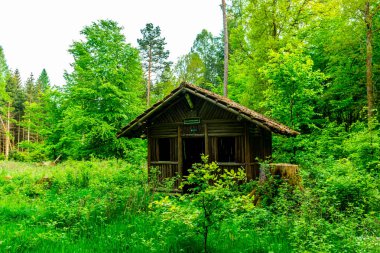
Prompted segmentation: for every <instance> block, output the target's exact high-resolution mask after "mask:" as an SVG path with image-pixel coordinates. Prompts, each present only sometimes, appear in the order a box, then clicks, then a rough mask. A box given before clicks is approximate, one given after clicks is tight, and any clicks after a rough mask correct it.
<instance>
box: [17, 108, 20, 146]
mask: <svg viewBox="0 0 380 253" xmlns="http://www.w3.org/2000/svg"><path fill="white" fill-rule="evenodd" d="M17 129H18V130H17V151H20V149H19V145H18V144H19V143H20V131H21V128H20V112H19V113H18V126H17Z"/></svg>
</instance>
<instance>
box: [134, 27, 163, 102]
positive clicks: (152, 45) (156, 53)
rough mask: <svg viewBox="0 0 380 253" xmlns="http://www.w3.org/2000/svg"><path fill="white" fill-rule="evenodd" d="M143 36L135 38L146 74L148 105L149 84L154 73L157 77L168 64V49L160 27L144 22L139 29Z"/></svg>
mask: <svg viewBox="0 0 380 253" xmlns="http://www.w3.org/2000/svg"><path fill="white" fill-rule="evenodd" d="M141 33H142V35H143V37H142V38H141V39H137V42H138V44H139V49H140V53H141V58H142V60H143V68H144V70H145V74H146V75H147V96H146V97H147V105H148V106H149V105H150V92H151V84H152V80H153V79H154V78H153V77H154V75H155V76H156V77H157V76H159V75H160V73H161V72H162V71H163V70H164V69H165V67H166V66H167V65H168V64H170V63H169V62H168V60H167V59H168V57H169V51H168V50H165V45H166V42H165V38H162V37H161V29H160V27H159V26H156V27H155V26H154V25H153V24H152V23H149V24H146V26H145V28H144V29H141Z"/></svg>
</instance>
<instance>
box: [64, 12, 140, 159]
mask: <svg viewBox="0 0 380 253" xmlns="http://www.w3.org/2000/svg"><path fill="white" fill-rule="evenodd" d="M81 34H82V35H83V36H84V39H83V40H82V41H76V42H74V43H73V45H72V46H71V47H70V50H69V52H70V53H71V54H72V55H73V57H74V62H73V63H72V64H71V66H72V67H73V72H72V73H70V74H66V75H65V79H66V81H67V87H66V91H65V95H64V100H65V101H64V108H65V109H64V111H63V115H64V118H63V122H62V124H63V128H64V133H63V136H62V137H61V139H60V142H61V145H62V147H63V150H62V151H63V152H66V154H68V155H71V156H72V157H75V158H88V157H89V156H90V155H93V156H98V157H115V156H117V157H120V156H123V155H125V151H126V149H127V147H126V145H127V144H126V141H127V140H121V139H117V138H116V133H117V132H118V131H119V130H120V128H121V127H122V126H123V125H124V124H126V123H127V122H129V121H130V120H132V119H133V118H134V117H135V116H136V115H137V114H138V113H140V112H141V109H142V108H141V102H142V101H141V97H140V96H141V95H142V92H143V72H142V68H141V62H140V59H139V55H138V50H136V49H135V48H132V47H131V45H130V44H127V43H126V41H125V37H124V35H123V34H122V28H121V27H120V26H119V25H118V24H117V23H116V22H114V21H111V20H100V21H97V22H94V23H92V25H90V26H86V27H84V29H83V30H82V31H81Z"/></svg>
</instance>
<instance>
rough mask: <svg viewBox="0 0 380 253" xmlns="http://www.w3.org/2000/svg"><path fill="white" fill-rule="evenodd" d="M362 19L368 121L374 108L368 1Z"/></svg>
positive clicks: (371, 38)
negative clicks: (364, 37) (364, 36)
mask: <svg viewBox="0 0 380 253" xmlns="http://www.w3.org/2000/svg"><path fill="white" fill-rule="evenodd" d="M364 15H365V17H364V19H365V23H366V33H367V34H366V46H367V48H366V49H367V50H366V56H367V58H366V79H367V83H366V86H367V103H368V104H367V106H368V121H369V122H370V121H371V119H372V118H373V109H374V103H375V102H374V94H373V80H372V75H373V73H372V57H373V47H372V44H373V14H372V13H370V4H369V1H367V2H366V3H365V9H364Z"/></svg>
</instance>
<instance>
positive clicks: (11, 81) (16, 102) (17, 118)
mask: <svg viewBox="0 0 380 253" xmlns="http://www.w3.org/2000/svg"><path fill="white" fill-rule="evenodd" d="M6 91H7V92H8V94H9V96H10V97H11V99H12V108H13V109H14V110H13V121H14V122H15V123H16V125H15V127H13V131H12V135H13V136H14V138H15V144H17V143H19V142H20V141H21V140H22V136H21V130H22V129H21V124H20V123H21V119H22V117H23V115H24V110H25V101H26V97H25V93H24V90H23V87H22V83H21V77H20V73H19V71H18V69H16V70H15V71H14V72H13V73H11V74H10V75H9V78H8V80H7V84H6ZM17 147H18V146H17Z"/></svg>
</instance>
